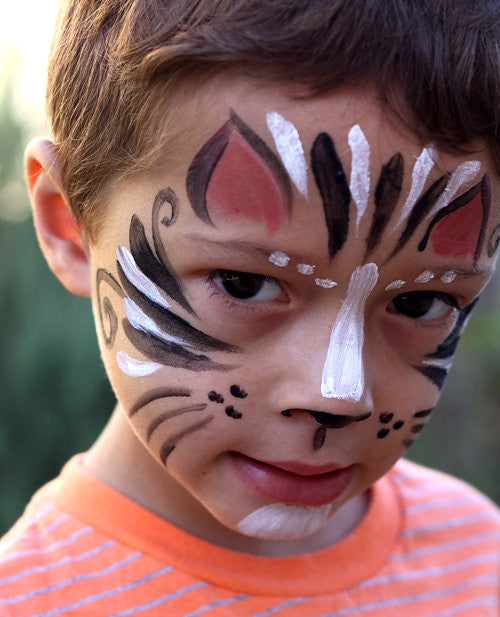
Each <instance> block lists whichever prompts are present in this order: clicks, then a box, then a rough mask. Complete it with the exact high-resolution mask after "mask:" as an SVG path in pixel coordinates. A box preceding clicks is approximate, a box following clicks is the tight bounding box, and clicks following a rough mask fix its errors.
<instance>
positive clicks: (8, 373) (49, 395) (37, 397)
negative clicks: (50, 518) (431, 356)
mask: <svg viewBox="0 0 500 617" xmlns="http://www.w3.org/2000/svg"><path fill="white" fill-rule="evenodd" d="M10 92H11V89H10V88H6V89H5V90H4V92H3V95H2V98H1V101H0V323H1V324H2V325H1V328H0V350H1V356H0V394H1V396H0V496H1V501H0V503H1V506H0V535H1V534H2V533H3V532H5V531H6V530H7V529H8V528H9V527H10V526H11V525H12V524H13V522H14V521H15V520H16V518H17V517H18V516H20V514H21V513H22V511H23V508H24V506H25V504H26V502H27V501H28V499H29V497H30V496H31V495H32V493H33V492H34V491H35V490H36V489H37V488H38V487H40V486H41V485H42V484H44V483H45V482H47V481H48V480H49V479H51V478H53V477H54V476H55V475H57V473H58V472H59V470H60V468H61V466H62V465H63V464H64V462H65V461H66V460H67V459H68V458H69V457H71V456H72V455H73V454H75V453H77V452H81V451H83V450H85V449H86V448H88V447H89V446H90V445H91V443H92V442H93V440H94V439H95V438H96V437H97V435H98V433H99V431H100V430H101V428H102V427H103V426H104V424H105V422H106V420H107V417H108V414H109V412H110V411H111V409H112V407H113V405H114V399H113V395H112V393H111V390H110V387H109V385H108V382H107V380H106V377H105V373H104V369H103V366H102V362H101V360H100V357H99V352H98V348H97V343H96V338H95V332H94V326H93V322H92V318H91V310H90V302H89V301H88V300H87V299H82V298H76V297H72V296H71V295H70V294H69V293H68V292H66V291H65V290H64V289H63V288H62V286H61V285H60V284H59V283H58V282H57V280H56V279H55V277H54V276H53V275H52V274H51V272H50V271H49V269H48V267H47V266H46V264H45V262H44V261H43V258H42V256H41V253H40V251H39V249H38V246H37V243H36V238H35V234H34V231H33V226H32V223H31V221H30V220H29V219H26V218H25V219H24V220H20V221H19V220H18V221H16V222H13V220H12V219H16V218H17V219H22V218H23V216H22V213H23V212H26V211H27V197H26V192H25V189H24V187H23V182H22V149H23V147H24V143H25V140H26V135H25V134H24V131H23V128H22V123H21V122H20V121H19V120H17V119H16V118H15V117H14V116H13V114H12V105H11V96H10ZM498 284H499V280H498V277H497V280H496V286H494V287H491V286H490V288H489V292H488V293H486V294H485V295H484V297H483V298H482V300H481V302H480V304H479V307H478V308H476V309H475V314H474V316H473V318H472V320H471V324H470V325H469V327H468V330H467V332H466V334H465V336H464V339H463V341H462V342H461V350H460V352H459V354H458V357H457V360H456V363H455V364H456V366H455V373H454V375H453V373H452V376H451V377H450V378H449V380H448V384H447V387H446V388H445V392H444V394H443V397H442V399H441V402H440V405H439V407H438V409H439V411H437V412H436V413H435V414H434V415H433V418H432V420H431V422H430V424H429V426H428V427H427V428H426V430H425V431H424V433H423V435H422V436H421V437H420V439H419V440H418V441H417V442H416V444H415V445H414V446H413V447H412V449H411V450H410V452H409V455H408V457H409V458H412V459H414V460H417V461H419V462H424V463H426V464H429V465H431V466H435V467H437V468H439V469H442V470H445V471H448V472H451V473H453V474H455V475H458V476H460V477H462V478H464V479H466V480H468V481H470V482H471V483H473V484H474V485H476V486H477V487H478V488H480V489H481V490H483V491H484V492H486V493H487V494H488V495H490V497H492V498H493V499H495V500H497V501H499V500H500V484H499V482H498V471H499V470H498V463H499V460H498V451H499V448H498V433H499V430H498V429H499V427H500V420H499V418H500V402H499V400H500V294H499V291H498V290H499V286H498Z"/></svg>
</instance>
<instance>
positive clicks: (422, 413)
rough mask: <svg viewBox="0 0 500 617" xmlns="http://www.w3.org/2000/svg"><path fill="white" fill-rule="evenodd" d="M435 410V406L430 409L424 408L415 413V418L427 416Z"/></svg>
mask: <svg viewBox="0 0 500 617" xmlns="http://www.w3.org/2000/svg"><path fill="white" fill-rule="evenodd" d="M433 411H434V407H431V408H430V409H422V411H417V412H415V413H414V414H413V417H414V418H427V417H428V416H430V415H431V413H432V412H433Z"/></svg>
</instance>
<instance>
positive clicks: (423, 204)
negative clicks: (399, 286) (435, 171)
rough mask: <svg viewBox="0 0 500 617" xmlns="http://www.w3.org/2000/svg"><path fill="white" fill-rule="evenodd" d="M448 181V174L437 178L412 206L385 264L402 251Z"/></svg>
mask: <svg viewBox="0 0 500 617" xmlns="http://www.w3.org/2000/svg"><path fill="white" fill-rule="evenodd" d="M448 180H449V174H445V175H443V176H441V177H440V178H438V179H437V180H436V181H435V182H434V183H433V184H432V185H431V186H430V187H429V188H428V189H427V191H425V193H424V194H423V195H422V196H421V197H420V199H418V201H417V202H416V204H415V205H414V206H413V210H412V211H411V213H410V216H409V217H408V221H407V223H406V227H405V228H404V230H403V232H402V234H401V236H400V237H399V240H398V241H397V243H396V246H395V247H394V249H393V251H392V253H391V254H390V255H389V257H388V258H387V260H386V262H385V263H387V262H388V261H389V260H390V259H392V258H393V257H394V256H395V255H397V254H398V253H399V251H401V249H403V247H404V246H405V245H406V244H407V242H408V241H409V240H410V239H411V238H412V236H413V234H414V233H415V231H416V230H417V228H418V226H419V225H420V223H421V222H422V221H423V219H424V218H425V217H426V215H427V214H428V213H429V212H430V210H431V208H432V206H433V205H434V204H435V203H436V201H437V200H438V199H439V197H440V196H441V194H442V193H443V191H444V190H445V188H446V185H447V183H448Z"/></svg>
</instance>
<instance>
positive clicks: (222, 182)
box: [128, 80, 500, 258]
mask: <svg viewBox="0 0 500 617" xmlns="http://www.w3.org/2000/svg"><path fill="white" fill-rule="evenodd" d="M182 121H183V122H185V127H184V131H185V135H184V137H183V138H182V140H181V142H182V147H181V148H179V150H178V151H177V152H176V156H175V158H176V164H175V166H174V167H172V166H171V165H170V164H169V165H168V166H167V165H165V166H164V167H163V166H162V165H161V162H160V168H159V172H158V173H155V174H154V175H153V176H152V180H151V176H150V180H148V187H149V186H150V187H151V191H152V192H155V191H157V190H158V189H160V188H162V187H166V186H169V187H171V188H173V189H174V191H175V192H176V193H177V195H178V197H179V201H180V206H181V207H180V208H179V210H180V212H181V215H182V216H181V217H180V219H179V222H180V225H178V226H176V231H177V232H178V233H181V232H186V233H196V232H203V233H204V234H209V235H211V236H212V237H214V238H224V237H226V236H227V235H228V234H229V235H230V236H232V237H233V239H234V238H236V239H239V240H241V241H252V240H256V239H257V238H261V239H263V240H265V241H266V242H271V243H273V242H274V244H275V245H276V246H278V245H280V244H282V243H283V242H285V243H288V248H289V245H290V244H293V245H294V247H295V249H296V252H297V253H300V252H302V253H304V254H308V253H310V252H311V251H312V252H314V253H315V257H317V258H319V257H320V256H319V255H317V252H318V247H319V244H318V242H317V238H318V234H324V233H325V232H327V233H328V235H329V237H328V253H329V255H328V257H329V258H331V257H333V256H334V253H335V252H336V246H337V247H338V246H339V245H340V244H342V245H343V244H344V243H345V241H346V240H348V243H349V244H351V245H352V244H353V242H355V243H357V244H358V245H359V250H360V251H361V250H362V244H363V242H362V241H361V238H363V240H364V242H365V244H366V243H368V245H369V246H368V250H369V252H374V253H376V252H377V251H380V250H382V248H383V247H385V246H386V245H387V244H388V243H389V241H390V242H392V243H394V242H395V243H396V244H397V241H398V236H401V234H403V233H404V231H405V229H406V228H407V227H408V222H409V221H412V216H413V221H412V225H413V227H414V228H415V227H417V226H418V225H420V223H423V221H424V219H425V220H426V222H427V223H428V224H429V223H430V222H432V215H435V214H436V213H437V211H438V210H439V209H440V208H441V209H442V208H443V206H446V205H448V204H450V203H452V202H453V200H456V199H457V198H459V197H461V196H462V195H466V197H465V198H464V199H465V201H464V204H463V205H462V206H461V207H458V206H459V205H460V204H458V203H455V204H454V208H455V210H456V212H455V211H453V212H451V211H450V212H448V213H447V214H449V216H447V217H446V220H444V218H443V220H435V221H434V225H433V226H432V228H429V225H428V224H427V225H425V226H424V227H423V229H424V231H425V229H428V231H429V238H427V242H429V241H430V242H431V244H432V245H433V246H434V247H435V252H437V254H439V253H441V254H442V256H443V257H448V256H453V257H459V256H460V255H459V253H462V255H461V256H462V257H464V256H467V255H468V254H470V253H474V252H475V251H476V248H477V241H476V240H477V239H476V240H475V237H476V236H478V235H481V233H486V230H485V229H483V228H484V227H485V223H487V226H491V225H492V224H493V223H494V221H495V220H496V221H497V223H498V221H499V219H500V214H499V209H500V206H499V203H498V199H496V198H495V197H496V195H498V186H497V180H496V178H495V176H494V174H493V173H492V165H491V161H490V160H489V157H488V155H487V154H486V153H485V152H476V153H474V154H468V155H455V154H449V153H443V152H439V151H437V149H436V148H434V147H433V145H432V144H423V143H421V142H420V141H419V140H418V139H417V138H416V136H414V135H413V134H412V133H411V132H410V131H408V130H407V129H406V128H405V127H404V126H403V125H402V123H400V122H399V121H398V120H396V119H395V118H394V116H393V115H391V114H390V113H389V112H387V110H385V109H384V108H382V107H381V105H380V104H378V103H377V101H376V99H375V97H374V95H372V93H371V92H369V91H367V92H364V93H360V92H358V91H352V90H343V91H340V92H336V93H335V94H329V95H325V96H322V97H317V98H313V99H312V98H300V97H299V96H297V92H294V91H292V89H287V88H284V87H277V88H270V87H262V86H255V84H251V83H248V82H246V81H242V80H239V81H237V82H235V83H234V84H229V85H228V84H227V83H221V82H220V81H214V82H213V83H211V85H210V86H209V87H208V88H206V89H204V90H203V92H201V93H200V94H199V96H198V97H196V98H195V99H194V100H193V101H192V102H191V104H190V105H189V106H188V108H187V109H186V115H185V117H183V118H182ZM485 174H486V176H487V178H488V180H489V181H488V182H487V185H486V183H485V182H484V181H483V183H482V184H481V180H482V178H484V177H485ZM134 184H135V186H137V183H136V182H134V183H132V191H129V193H128V194H129V195H130V196H131V199H132V200H133V199H134V197H133V196H134V186H133V185H134ZM141 188H142V189H144V187H141ZM486 193H488V195H486ZM491 195H492V197H491ZM152 197H153V195H152ZM425 199H427V201H428V202H430V201H433V204H432V205H433V207H432V208H431V207H428V208H427V210H426V211H425V212H423V211H424V209H425V208H424V206H425V207H427V205H428V204H427V205H426V204H425V203H424V204H423V203H422V200H424V201H425ZM487 199H489V206H488V208H489V211H488V212H487V213H486V211H485V209H484V204H485V200H487ZM151 203H152V201H149V208H150V207H151ZM189 205H191V208H190V207H189ZM465 205H466V206H467V207H464V206H465ZM419 207H420V210H421V213H420V214H421V216H420V219H419V218H418V216H417V214H418V212H417V213H416V212H415V210H416V209H418V208H419ZM134 208H140V209H147V208H148V200H144V199H141V200H140V201H139V203H137V202H135V203H134ZM486 217H487V219H488V220H487V221H486V220H485V219H486ZM207 224H208V227H207ZM471 226H472V228H473V231H471ZM305 230H307V231H308V233H304V231H305ZM450 230H451V231H453V230H455V231H454V236H453V237H454V238H455V239H454V240H453V239H452V240H453V241H452V242H451V244H450V242H449V241H447V240H446V238H447V236H449V233H450ZM457 230H458V231H457ZM406 231H407V235H408V234H409V232H410V231H413V229H410V230H408V229H406ZM431 234H432V237H431ZM452 235H453V234H452ZM473 236H474V237H473ZM457 238H461V243H460V246H458V245H457V242H458V240H457ZM408 239H409V238H407V239H406V241H405V244H406V243H408ZM483 240H484V238H483ZM419 241H423V238H420V239H419ZM474 242H476V245H475V246H473V245H474ZM370 244H371V246H370ZM452 245H453V246H452ZM266 246H267V245H266ZM325 246H326V245H325ZM364 250H365V252H366V246H365V247H364ZM446 253H450V255H447V254H446ZM451 253H453V255H451Z"/></svg>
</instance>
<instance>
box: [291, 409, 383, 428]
mask: <svg viewBox="0 0 500 617" xmlns="http://www.w3.org/2000/svg"><path fill="white" fill-rule="evenodd" d="M292 411H304V412H305V413H308V414H309V415H310V416H312V417H313V418H314V419H315V420H316V422H317V423H318V424H321V426H324V427H325V428H344V427H345V426H349V424H352V423H353V422H362V421H363V420H367V419H368V418H369V417H370V416H371V415H372V412H371V411H367V412H366V413H363V414H359V415H357V416H347V415H343V414H335V413H328V412H326V411H312V410H311V409H297V410H293V409H285V411H282V412H281V415H282V416H286V417H290V416H291V415H292Z"/></svg>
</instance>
